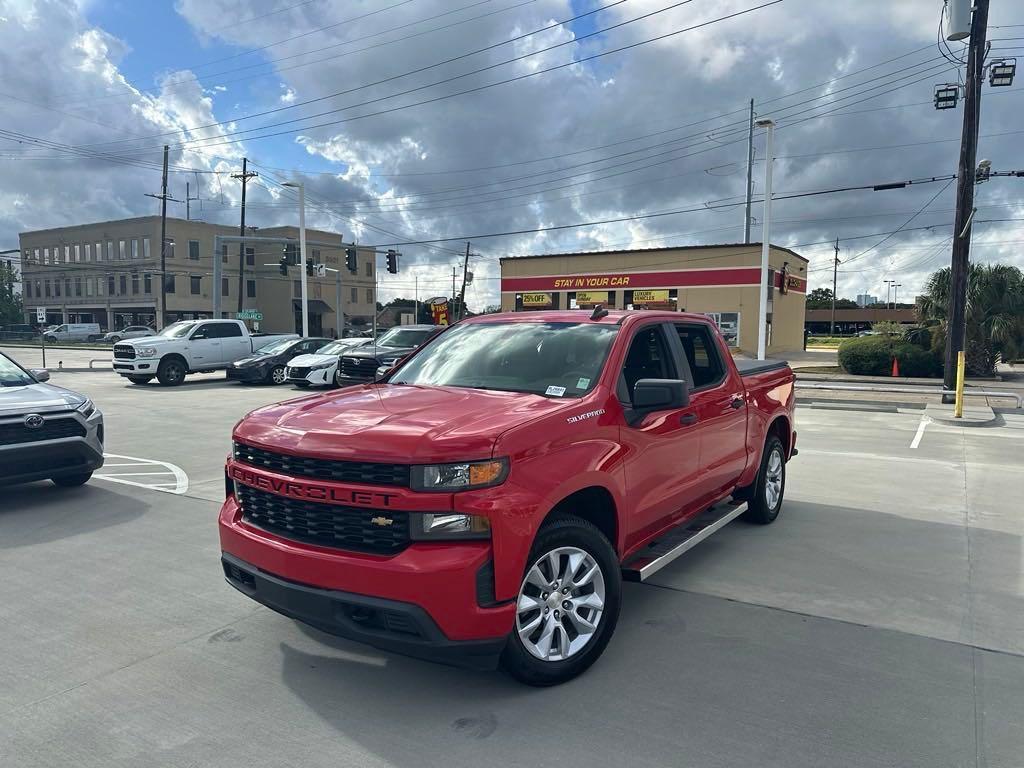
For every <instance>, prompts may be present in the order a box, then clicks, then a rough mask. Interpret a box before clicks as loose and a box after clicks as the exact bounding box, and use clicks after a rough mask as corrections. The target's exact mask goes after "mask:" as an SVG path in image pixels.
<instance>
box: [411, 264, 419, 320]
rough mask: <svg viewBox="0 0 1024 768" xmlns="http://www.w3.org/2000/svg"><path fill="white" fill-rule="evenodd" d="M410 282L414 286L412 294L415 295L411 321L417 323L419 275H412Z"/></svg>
mask: <svg viewBox="0 0 1024 768" xmlns="http://www.w3.org/2000/svg"><path fill="white" fill-rule="evenodd" d="M412 284H413V286H415V287H414V288H413V295H414V296H415V297H416V314H415V315H413V318H414V320H413V322H416V323H418V322H419V321H420V276H419V275H413V276H412Z"/></svg>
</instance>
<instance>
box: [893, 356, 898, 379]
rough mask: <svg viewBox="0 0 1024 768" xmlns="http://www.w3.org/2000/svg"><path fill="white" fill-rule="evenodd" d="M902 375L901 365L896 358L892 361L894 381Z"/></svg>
mask: <svg viewBox="0 0 1024 768" xmlns="http://www.w3.org/2000/svg"><path fill="white" fill-rule="evenodd" d="M899 375H900V363H899V360H897V359H896V358H895V357H894V358H893V359H892V377H893V378H894V379H896V378H899Z"/></svg>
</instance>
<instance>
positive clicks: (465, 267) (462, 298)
mask: <svg viewBox="0 0 1024 768" xmlns="http://www.w3.org/2000/svg"><path fill="white" fill-rule="evenodd" d="M468 271H469V241H468V240H467V241H466V258H465V259H463V261H462V293H460V294H459V318H458V319H459V320H461V319H462V318H464V317H465V316H466V273H467V272H468Z"/></svg>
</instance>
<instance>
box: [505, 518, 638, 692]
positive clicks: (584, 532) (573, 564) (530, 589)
mask: <svg viewBox="0 0 1024 768" xmlns="http://www.w3.org/2000/svg"><path fill="white" fill-rule="evenodd" d="M621 593H622V576H621V572H620V570H619V562H618V558H617V557H616V555H615V550H614V549H612V545H611V544H610V543H609V542H608V539H606V538H605V537H604V535H603V534H602V533H601V532H600V531H599V530H598V529H597V528H596V527H595V526H594V525H592V524H591V523H589V522H587V521H586V520H582V519H580V518H578V517H572V516H564V517H563V516H559V517H556V518H555V519H553V520H552V521H551V522H549V523H546V524H545V525H544V526H543V527H542V528H541V529H540V532H539V533H538V534H537V539H536V541H535V542H534V544H533V548H532V549H531V550H530V557H529V560H528V565H527V569H526V575H525V576H524V578H523V582H522V585H521V586H520V588H519V595H518V597H517V600H516V620H515V626H514V628H513V629H512V633H511V635H510V636H509V639H508V643H506V645H505V650H504V651H503V653H502V657H501V664H502V667H503V668H504V669H505V671H507V672H508V673H509V674H510V675H512V677H514V678H516V679H517V680H519V681H520V682H523V683H526V684H527V685H535V686H549V685H558V684H560V683H564V682H566V681H568V680H571V679H572V678H574V677H576V676H577V675H579V674H582V673H583V672H584V671H585V670H586V669H587V668H588V667H589V666H590V665H591V664H593V663H594V662H595V661H597V658H598V657H599V656H600V655H601V654H602V653H603V652H604V649H605V646H606V645H608V641H609V640H610V639H611V636H612V633H613V632H614V631H615V624H616V622H617V621H618V618H619V605H620V603H621Z"/></svg>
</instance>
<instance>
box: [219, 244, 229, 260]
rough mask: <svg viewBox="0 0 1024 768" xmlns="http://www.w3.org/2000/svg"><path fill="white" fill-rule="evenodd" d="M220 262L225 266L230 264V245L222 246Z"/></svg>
mask: <svg viewBox="0 0 1024 768" xmlns="http://www.w3.org/2000/svg"><path fill="white" fill-rule="evenodd" d="M220 260H221V261H223V262H224V263H225V264H227V263H228V244H227V243H223V244H221V246H220Z"/></svg>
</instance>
